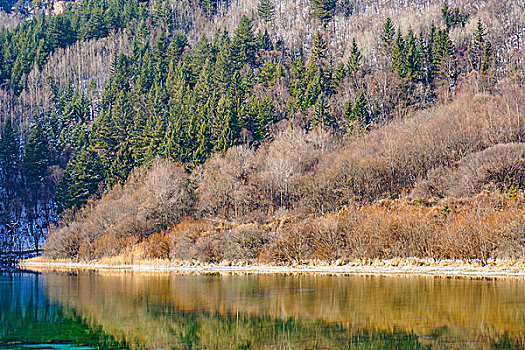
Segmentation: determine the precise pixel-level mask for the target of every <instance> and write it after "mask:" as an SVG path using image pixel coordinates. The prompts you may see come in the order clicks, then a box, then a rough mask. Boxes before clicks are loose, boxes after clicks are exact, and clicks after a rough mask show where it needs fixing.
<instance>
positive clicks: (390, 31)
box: [381, 17, 396, 56]
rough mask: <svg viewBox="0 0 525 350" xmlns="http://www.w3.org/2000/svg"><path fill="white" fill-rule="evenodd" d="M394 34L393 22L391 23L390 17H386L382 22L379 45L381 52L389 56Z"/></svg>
mask: <svg viewBox="0 0 525 350" xmlns="http://www.w3.org/2000/svg"><path fill="white" fill-rule="evenodd" d="M395 35H396V30H395V28H394V24H393V23H392V20H391V19H390V17H387V19H386V20H385V22H384V23H383V29H382V33H381V45H382V48H383V52H384V53H385V54H386V55H387V56H390V54H391V52H392V46H393V44H394V37H395Z"/></svg>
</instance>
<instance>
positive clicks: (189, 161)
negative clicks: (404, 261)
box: [0, 0, 525, 262]
mask: <svg viewBox="0 0 525 350" xmlns="http://www.w3.org/2000/svg"><path fill="white" fill-rule="evenodd" d="M58 5H60V6H58ZM1 6H2V7H3V8H4V11H5V13H3V14H2V15H1V16H0V20H2V21H4V22H5V23H4V27H3V29H0V43H1V44H0V95H1V96H2V99H1V102H0V116H1V119H2V122H1V124H2V127H1V130H2V132H1V136H0V194H1V198H0V199H1V201H0V206H1V207H0V230H1V234H0V249H4V250H13V249H24V248H38V247H40V246H41V245H42V243H43V242H44V240H45V238H46V236H47V241H46V244H45V249H46V254H47V255H48V256H49V257H53V258H73V259H81V260H91V259H100V258H104V257H106V258H108V257H114V256H119V255H120V256H122V255H125V256H127V257H128V258H130V259H132V260H133V259H149V258H171V259H181V260H191V259H193V260H195V261H207V262H221V261H224V260H233V261H235V260H243V261H244V260H250V261H274V262H293V261H300V260H304V259H320V260H337V259H339V260H341V259H342V260H344V259H352V258H392V257H412V256H414V257H420V258H435V259H444V258H462V259H482V260H486V259H488V258H521V257H523V256H524V252H525V244H524V242H523V238H524V237H525V232H524V229H525V219H524V218H525V215H524V213H523V210H524V209H523V205H524V190H525V144H524V143H523V139H524V137H525V126H524V118H525V116H524V112H523V111H524V107H525V106H524V104H525V102H524V101H525V91H524V90H525V89H524V84H523V83H524V79H523V78H524V73H525V71H524V70H525V66H524V64H523V41H524V35H525V15H524V13H525V12H524V11H523V10H524V9H525V4H524V3H523V2H522V1H510V0H508V1H494V0H484V1H476V2H472V1H467V0H457V1H448V2H442V1H433V0H427V1H406V2H404V3H403V4H399V3H397V2H393V1H386V2H379V1H377V0H337V1H335V0H309V1H308V0H300V1H292V0H280V1H279V2H277V1H275V2H274V1H272V0H257V1H241V2H233V1H231V2H230V1H223V0H196V1H189V0H174V1H171V0H157V1H151V2H148V1H146V2H139V1H136V0H108V1H106V0H83V1H81V2H71V3H68V2H60V3H59V2H38V1H33V2H27V1H24V0H20V1H18V2H17V3H16V4H7V3H6V4H4V3H2V4H1ZM0 24H1V22H0Z"/></svg>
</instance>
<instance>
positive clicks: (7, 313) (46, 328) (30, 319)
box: [0, 272, 127, 350]
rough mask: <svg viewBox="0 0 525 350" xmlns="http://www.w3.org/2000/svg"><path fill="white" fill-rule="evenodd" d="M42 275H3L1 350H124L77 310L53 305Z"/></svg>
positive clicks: (0, 290) (0, 284)
mask: <svg viewBox="0 0 525 350" xmlns="http://www.w3.org/2000/svg"><path fill="white" fill-rule="evenodd" d="M43 279H44V278H43V276H41V275H37V274H33V273H22V272H14V273H13V272H9V273H8V272H0V348H2V349H13V348H14V349H44V348H45V349H76V350H81V349H94V348H98V349H125V348H127V346H126V345H125V344H124V343H121V342H118V341H115V339H114V338H113V337H111V336H110V335H108V334H106V333H105V332H104V331H102V329H101V328H100V327H88V326H87V325H86V324H85V323H84V322H83V321H82V319H81V317H79V316H78V315H77V314H76V312H75V310H65V309H64V308H62V307H61V306H60V305H59V304H56V303H50V302H49V300H48V298H47V296H46V295H45V293H44V288H43Z"/></svg>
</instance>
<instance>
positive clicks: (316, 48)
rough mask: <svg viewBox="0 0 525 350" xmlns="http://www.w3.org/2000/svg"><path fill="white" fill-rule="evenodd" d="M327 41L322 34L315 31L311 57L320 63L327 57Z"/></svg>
mask: <svg viewBox="0 0 525 350" xmlns="http://www.w3.org/2000/svg"><path fill="white" fill-rule="evenodd" d="M327 52H328V43H327V42H326V39H325V37H324V35H323V34H322V33H321V32H319V31H317V32H315V36H314V45H313V48H312V57H313V58H314V59H315V60H316V61H317V62H318V63H319V64H320V63H321V62H323V61H324V60H326V58H327Z"/></svg>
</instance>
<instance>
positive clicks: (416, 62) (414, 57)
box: [405, 29, 421, 82]
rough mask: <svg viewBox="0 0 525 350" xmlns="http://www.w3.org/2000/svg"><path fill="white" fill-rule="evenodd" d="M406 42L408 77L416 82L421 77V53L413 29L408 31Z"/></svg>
mask: <svg viewBox="0 0 525 350" xmlns="http://www.w3.org/2000/svg"><path fill="white" fill-rule="evenodd" d="M405 42H406V46H405V60H406V61H405V67H406V77H407V78H409V79H411V80H412V81H414V82H416V81H419V79H420V77H421V51H420V46H419V45H418V43H417V41H416V38H415V36H414V32H413V31H412V29H409V30H408V34H407V38H406V40H405Z"/></svg>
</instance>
